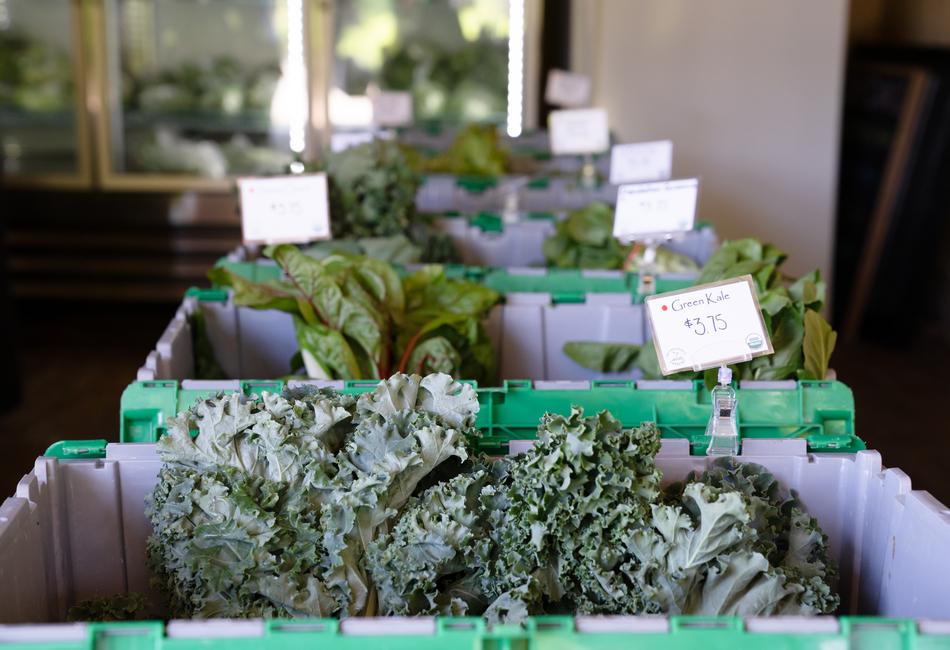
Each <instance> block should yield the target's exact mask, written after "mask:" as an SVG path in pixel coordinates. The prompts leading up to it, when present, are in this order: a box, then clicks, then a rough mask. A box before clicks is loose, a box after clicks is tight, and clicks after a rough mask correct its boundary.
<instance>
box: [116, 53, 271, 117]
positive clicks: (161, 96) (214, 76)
mask: <svg viewBox="0 0 950 650" xmlns="http://www.w3.org/2000/svg"><path fill="white" fill-rule="evenodd" d="M279 78H280V67H279V66H278V65H277V64H276V63H268V64H264V65H260V66H252V67H248V66H246V65H243V64H241V63H239V62H238V61H237V60H235V59H233V58H232V57H228V56H221V57H218V58H216V59H214V60H213V61H211V62H210V64H198V63H194V62H191V61H185V62H183V63H181V64H179V65H177V66H173V67H169V68H164V69H161V70H158V71H156V72H154V73H151V74H148V75H141V74H136V75H127V79H128V81H129V83H128V89H129V90H128V94H127V96H126V97H125V106H126V108H128V109H133V110H135V109H137V110H141V111H145V112H152V113H167V112H191V113H202V112H203V113H211V114H222V115H238V114H241V113H245V112H248V111H264V110H268V109H269V108H270V105H271V99H272V97H273V95H274V91H275V90H276V89H277V81H278V79H279Z"/></svg>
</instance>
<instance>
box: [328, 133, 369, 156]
mask: <svg viewBox="0 0 950 650" xmlns="http://www.w3.org/2000/svg"><path fill="white" fill-rule="evenodd" d="M373 137H374V135H373V132H372V131H343V132H341V133H334V134H333V135H331V136H330V151H332V152H333V153H339V152H341V151H345V150H347V149H349V148H350V147H357V146H359V145H361V144H366V143H367V142H372V141H373Z"/></svg>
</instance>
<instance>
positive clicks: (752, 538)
mask: <svg viewBox="0 0 950 650" xmlns="http://www.w3.org/2000/svg"><path fill="white" fill-rule="evenodd" d="M516 165H517V162H513V158H512V157H507V158H506V157H505V153H504V150H503V148H502V147H501V146H500V145H499V142H498V141H497V140H495V139H493V138H492V137H489V136H486V135H485V134H484V133H482V132H481V131H479V130H478V129H469V130H466V131H463V132H461V133H460V134H459V135H458V136H457V138H456V139H455V141H454V144H452V145H451V146H450V147H449V148H448V150H446V151H445V152H443V153H441V154H435V155H428V154H425V153H420V151H419V150H418V149H409V148H408V147H407V146H406V145H405V144H400V143H399V142H383V141H376V142H373V143H368V144H365V145H360V146H357V147H353V148H350V149H347V150H345V151H343V152H339V153H336V154H333V155H331V156H329V157H328V159H327V160H326V162H325V164H324V165H322V166H321V167H320V168H319V169H320V170H322V171H326V173H327V179H328V189H329V212H330V217H331V219H330V223H331V225H332V229H333V239H332V240H330V241H327V242H320V243H318V244H315V245H308V246H305V245H299V246H298V245H292V244H281V245H277V246H269V247H266V248H264V249H263V250H255V249H250V248H244V249H241V250H239V251H236V252H235V253H234V254H232V255H231V256H229V258H228V259H226V260H222V261H221V262H220V263H219V264H218V265H217V266H216V267H215V268H214V269H212V270H211V271H210V272H209V279H210V280H211V281H212V283H213V284H214V287H215V288H212V289H205V290H193V291H191V292H189V295H187V296H186V298H185V301H184V302H183V304H182V306H181V307H180V308H179V310H178V312H177V313H176V314H175V316H174V318H173V319H172V321H171V323H170V324H169V326H168V328H167V329H166V330H165V332H164V333H163V335H162V337H161V339H160V340H159V342H158V345H157V346H156V349H155V350H154V351H153V352H152V353H151V354H149V356H148V358H147V360H146V363H145V365H144V366H143V367H142V368H141V369H140V370H139V373H138V377H137V379H138V381H136V382H134V383H132V384H131V385H130V386H129V388H128V389H127V390H126V391H125V393H124V394H123V397H122V401H121V405H120V426H119V434H118V436H110V440H117V441H118V442H107V441H106V440H105V439H94V440H75V441H64V442H61V443H58V444H56V445H53V446H52V447H51V448H50V449H49V450H47V452H46V454H44V455H43V456H41V457H40V458H38V459H37V461H36V464H35V466H34V469H33V472H32V473H31V474H29V475H27V476H26V477H24V479H23V480H22V481H21V482H20V484H19V486H18V488H17V494H16V496H15V497H14V498H12V499H9V500H7V502H5V503H4V504H3V506H2V507H0V515H2V519H0V545H2V547H3V548H6V549H7V551H5V556H4V559H3V560H2V561H0V575H4V576H5V578H6V579H8V580H9V581H10V582H11V584H17V585H24V586H23V587H22V588H19V589H15V590H4V592H3V593H0V620H2V621H3V622H25V623H33V624H37V623H44V622H48V621H64V620H77V621H103V620H105V621H138V622H130V623H127V624H126V625H127V627H122V628H119V627H115V628H113V627H110V626H109V625H105V626H102V627H95V626H94V627H86V626H84V625H80V626H78V627H74V628H69V629H68V630H67V631H62V632H61V633H62V634H63V635H65V636H62V637H61V638H60V639H59V641H60V642H61V643H62V644H64V645H61V646H60V647H70V645H69V644H73V643H75V644H81V643H82V642H83V641H84V640H85V639H87V638H88V635H89V634H93V635H95V634H100V633H102V634H104V635H105V637H109V636H110V635H111V634H112V631H113V630H125V631H127V632H129V633H132V634H136V635H141V641H142V644H143V645H145V644H149V643H153V642H154V643H155V644H156V645H159V644H161V645H167V646H173V645H176V644H178V643H182V645H188V644H189V643H192V644H194V643H203V644H208V643H212V644H213V643H215V642H216V641H215V639H217V638H221V637H225V638H226V641H224V642H225V643H239V641H238V639H241V641H240V642H245V643H248V644H251V643H254V644H256V645H261V644H262V643H264V642H265V641H261V638H262V637H264V638H265V639H267V640H269V639H271V638H273V639H275V642H277V641H278V640H283V639H284V638H286V637H285V636H284V635H285V634H286V633H287V630H288V629H289V628H287V627H285V626H287V625H292V624H294V623H291V622H290V621H288V620H287V619H300V620H299V621H297V622H296V624H299V625H302V626H304V627H302V628H300V629H299V634H300V636H297V637H295V638H296V639H297V641H296V642H298V643H310V642H313V643H322V644H326V645H328V646H332V647H337V646H340V647H342V646H347V647H349V646H351V645H355V644H365V643H368V642H369V641H367V636H366V635H369V634H377V633H382V634H384V635H385V639H384V641H385V644H387V646H391V647H397V646H399V647H401V646H403V645H406V647H408V645H409V644H412V645H414V646H419V645H428V644H430V643H432V644H439V645H440V647H445V646H454V645H456V644H458V645H459V646H460V647H461V646H463V645H464V646H465V647H484V648H488V647H497V646H499V645H510V644H523V645H525V646H526V647H527V645H535V646H538V647H547V646H548V645H550V646H551V647H564V646H565V644H568V645H572V646H573V647H581V648H599V647H627V646H629V645H631V644H633V643H636V642H645V643H646V642H647V641H649V644H651V645H657V646H663V645H668V646H670V647H673V646H676V647H679V645H681V644H682V643H684V642H686V639H687V637H689V638H691V639H694V640H695V642H696V643H710V642H715V643H719V642H726V641H727V637H728V642H734V643H740V644H744V645H764V644H766V643H775V642H776V641H778V640H780V641H781V643H782V644H784V645H788V646H794V647H798V646H801V647H806V646H807V647H815V646H816V645H820V644H828V643H837V644H843V643H849V644H852V645H855V646H858V647H860V646H862V645H864V644H867V645H869V646H871V645H873V646H875V647H877V646H878V645H879V644H892V643H897V642H900V643H915V644H919V645H921V646H924V647H931V646H932V647H934V648H938V647H950V624H943V623H928V622H925V619H939V618H946V619H950V597H947V592H946V586H945V585H946V584H948V583H950V560H948V558H950V553H947V552H946V551H947V550H950V519H948V518H947V516H946V508H945V506H943V505H942V504H939V503H937V502H936V501H935V500H933V499H932V498H930V497H929V495H927V494H926V493H921V492H915V491H912V490H911V487H910V481H909V479H908V478H907V477H906V475H904V474H903V473H902V472H900V470H896V469H885V468H884V467H883V465H882V461H881V458H880V456H879V455H878V454H877V453H876V452H874V451H871V450H867V449H866V446H865V444H864V442H863V441H862V440H861V438H860V437H859V431H858V430H857V428H856V425H855V409H854V400H853V396H852V393H851V391H850V389H849V388H848V387H847V386H846V385H845V384H843V383H841V382H838V381H836V380H835V379H834V371H833V370H832V369H831V364H832V353H833V350H834V346H835V342H836V336H835V333H834V331H833V329H832V328H831V326H830V325H829V324H828V323H827V322H826V321H825V320H824V318H823V317H822V316H821V311H822V309H823V306H824V303H825V299H826V295H825V294H826V287H825V283H824V281H823V280H822V278H821V276H820V274H819V273H818V272H817V271H816V272H812V273H809V274H806V275H804V276H802V277H799V278H792V277H788V276H787V275H786V274H785V273H784V272H783V264H784V262H785V260H786V257H787V256H786V254H785V253H784V252H782V251H781V250H780V249H779V248H777V247H776V246H774V245H771V244H763V243H762V242H759V241H757V240H753V239H743V240H737V241H727V242H725V243H723V244H722V246H719V247H718V248H717V247H716V241H715V233H714V232H713V231H712V229H711V228H709V227H699V228H697V229H695V230H693V231H691V232H688V233H685V234H684V235H683V237H682V239H680V240H673V241H671V242H667V244H668V246H669V247H668V248H660V249H659V253H658V257H657V259H656V261H655V262H653V263H652V264H651V267H650V268H651V270H653V271H654V272H656V271H659V273H658V275H657V286H656V289H657V291H660V292H663V291H667V290H671V289H681V288H685V287H690V286H694V285H697V284H706V283H710V282H716V281H720V280H726V279H731V278H736V277H740V276H746V275H748V276H750V277H751V282H752V284H751V285H750V286H751V287H752V290H753V292H754V294H755V297H756V298H757V300H758V305H759V306H760V307H761V315H762V319H763V323H764V328H765V333H766V334H767V335H768V337H769V339H770V341H771V346H772V349H773V350H774V353H773V354H770V355H767V356H758V357H756V358H754V359H752V360H750V361H745V362H742V363H738V364H734V365H732V366H731V367H730V370H731V377H732V380H733V385H734V386H735V397H736V402H735V405H734V408H735V413H734V414H732V415H734V418H735V419H734V421H735V425H736V433H737V437H738V445H739V446H738V450H739V451H738V454H737V455H735V456H730V457H715V456H707V455H706V451H707V444H708V439H709V434H708V430H709V429H708V427H709V426H710V422H711V416H712V419H715V418H716V417H722V416H723V413H722V409H723V408H724V407H723V406H722V405H721V404H720V403H719V402H718V401H717V402H716V404H715V407H714V405H713V401H712V398H711V395H710V392H709V389H710V388H711V387H712V386H713V385H715V384H716V382H717V380H718V381H728V380H722V379H721V377H722V375H721V374H719V376H718V377H717V372H716V370H715V369H713V370H712V371H709V370H707V371H705V372H699V373H695V372H689V373H681V374H680V375H674V376H672V377H663V376H662V375H661V373H660V370H659V367H658V363H657V353H656V351H655V350H654V347H653V337H652V336H651V332H650V325H649V319H648V318H647V316H646V311H645V307H644V298H645V296H643V295H641V294H640V293H639V292H638V286H639V284H640V283H639V282H638V279H639V278H638V275H637V274H636V273H635V272H634V271H636V270H638V269H640V268H641V265H642V264H644V261H643V260H644V259H645V255H646V253H645V249H644V247H643V246H642V245H637V244H629V243H623V244H621V243H620V242H618V241H617V240H616V239H615V238H614V236H613V228H612V225H613V224H612V220H613V209H612V208H611V207H610V205H609V204H610V202H611V201H610V200H608V201H603V202H598V201H587V202H586V203H584V204H583V205H565V204H564V203H558V204H556V207H555V208H553V209H554V210H555V211H556V212H557V213H558V214H557V215H556V216H554V215H545V216H540V215H525V214H524V212H525V210H526V209H525V208H524V207H523V206H521V205H520V203H519V205H518V206H517V208H518V209H517V210H507V211H506V210H499V211H498V212H497V213H493V214H487V213H481V214H479V213H475V214H469V215H467V216H462V215H458V214H456V215H444V214H443V215H429V214H424V210H423V208H422V206H421V205H420V203H421V202H420V201H419V198H420V196H422V194H421V193H420V190H419V183H420V179H421V176H420V174H421V173H423V172H426V171H428V172H435V171H438V172H443V173H446V174H448V175H447V176H446V178H448V179H450V182H451V183H452V186H453V187H456V188H465V191H466V192H469V193H471V194H473V195H479V194H484V193H486V192H489V191H491V186H492V185H493V184H495V186H496V187H498V186H500V185H502V184H503V183H499V182H497V181H494V180H488V181H482V182H483V186H482V187H481V188H478V187H476V185H477V183H476V182H475V181H471V180H466V181H464V182H459V177H458V175H460V174H467V173H478V174H483V176H482V178H484V177H485V175H488V176H493V177H494V176H498V175H499V174H509V173H511V172H512V171H513V170H514V166H516ZM423 190H424V186H423ZM506 191H507V190H506ZM498 196H505V194H499V195H498ZM520 198H521V197H518V199H519V201H520ZM507 199H510V194H509V195H507V197H506V200H507ZM503 207H507V208H512V207H513V206H512V205H511V203H510V202H508V203H507V204H506V205H505V206H503ZM519 213H520V214H519ZM652 253H653V249H652V248H651V250H650V254H651V255H652ZM257 255H263V257H257ZM492 255H495V256H497V257H496V258H495V259H498V260H499V262H500V263H498V264H495V265H494V266H497V267H498V268H490V267H489V266H485V262H486V260H488V259H491V256H492ZM459 258H461V260H459ZM454 261H462V262H464V263H466V264H470V265H475V266H461V265H457V264H450V263H449V262H454ZM478 265H482V266H478ZM532 265H536V268H525V267H530V266H532ZM514 267H521V268H514ZM544 267H548V268H544ZM756 311H757V312H758V310H756ZM688 324H689V323H688V322H687V325H688ZM661 340H662V339H661ZM725 415H726V416H728V415H730V414H729V413H726V414H725ZM643 615H646V616H645V617H644V616H643ZM829 615H836V616H840V617H841V618H831V617H830V616H829ZM816 616H817V618H816ZM855 616H857V617H860V616H870V617H882V618H868V619H864V618H848V617H855ZM373 617H389V618H386V619H385V621H386V623H387V625H388V627H386V628H385V629H380V628H374V627H373V625H374V623H373V622H372V619H373ZM789 617H792V618H789ZM245 618H247V619H252V620H251V621H248V622H247V624H246V627H245V626H244V625H245V623H243V622H235V623H228V625H230V626H233V627H221V626H220V622H219V621H218V620H217V619H245ZM260 618H264V619H271V620H267V621H266V622H263V623H261V622H260V621H255V620H254V619H260ZM169 619H198V620H196V621H190V622H189V621H187V620H171V621H170V622H168V623H167V625H163V624H162V623H160V622H147V621H162V620H169ZM904 619H906V620H904ZM911 619H917V620H916V621H914V620H911ZM141 621H146V622H141ZM281 621H282V622H281ZM863 625H864V626H866V627H862V626H863ZM691 626H702V629H701V633H700V631H699V630H698V629H697V632H696V636H695V637H691V636H690V633H689V632H687V630H689V629H696V628H695V627H694V628H691ZM27 629H28V628H16V627H10V628H4V627H2V626H0V641H2V640H4V639H6V638H14V639H16V638H26V637H15V636H14V637H5V636H4V634H7V633H9V634H13V635H16V634H18V633H19V632H18V630H19V631H20V632H22V631H24V630H27ZM29 629H32V630H33V632H34V633H35V637H34V641H36V642H37V643H40V644H42V643H47V642H52V641H53V637H52V636H49V635H52V634H54V632H52V631H49V630H57V631H60V630H63V629H64V628H43V629H42V630H41V629H39V628H29ZM24 633H25V632H24ZM44 634H46V635H47V636H44ZM70 634H71V635H73V636H70ZM638 634H642V635H649V636H640V637H638V636H636V635H638ZM683 635H685V636H683ZM717 635H721V636H717ZM757 635H763V636H762V637H758V636H757ZM765 635H770V636H769V637H768V638H767V639H766V637H765ZM771 635H776V636H771ZM245 638H246V639H247V641H243V639H245ZM377 639H378V640H381V639H379V637H377ZM761 639H765V640H761ZM109 643H110V641H108V639H107V638H106V639H104V640H103V643H102V645H105V646H108V644H109ZM34 647H35V646H34ZM189 647H190V646H189Z"/></svg>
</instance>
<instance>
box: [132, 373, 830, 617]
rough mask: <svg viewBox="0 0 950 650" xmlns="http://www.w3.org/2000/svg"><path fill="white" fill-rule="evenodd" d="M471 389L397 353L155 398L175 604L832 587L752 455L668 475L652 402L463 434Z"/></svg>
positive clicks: (153, 541)
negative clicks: (526, 441) (632, 410)
mask: <svg viewBox="0 0 950 650" xmlns="http://www.w3.org/2000/svg"><path fill="white" fill-rule="evenodd" d="M478 406H479V405H478V398H477V396H476V393H475V391H474V389H473V388H472V387H471V386H469V385H466V384H461V383H458V382H456V381H454V380H453V379H452V378H451V377H449V376H448V375H444V374H433V375H428V376H426V377H424V378H422V377H419V376H418V375H412V376H408V375H395V376H393V377H390V378H389V379H387V380H385V381H381V382H380V383H379V384H378V385H377V387H376V389H375V390H374V391H372V392H370V393H366V394H364V395H361V396H360V397H359V398H354V397H352V396H347V395H342V394H339V393H336V392H335V391H332V390H327V389H316V388H313V387H302V388H297V389H292V390H289V391H286V392H285V393H284V394H283V395H274V394H270V393H267V392H264V393H263V394H262V395H261V396H260V398H256V397H251V398H247V397H245V396H244V395H242V394H239V393H235V394H231V395H219V396H216V397H213V398H210V399H206V400H202V401H199V402H198V403H196V404H195V405H194V406H192V407H191V408H190V409H189V410H188V411H186V412H184V413H181V414H179V416H178V417H177V418H173V419H171V420H170V421H169V423H168V434H167V435H166V436H165V437H163V438H162V439H161V440H160V441H159V443H158V453H159V455H160V457H161V459H162V461H163V465H162V468H161V470H160V473H159V480H158V483H157V485H156V487H155V489H154V491H153V492H152V494H151V496H150V497H149V499H148V505H147V514H148V516H149V518H150V520H151V522H152V526H153V534H152V536H151V537H150V539H149V541H148V557H149V562H150V565H151V567H152V569H153V571H154V572H155V575H156V579H157V582H158V584H159V585H160V586H161V587H162V589H163V590H164V591H165V593H166V594H167V595H168V597H169V600H170V610H171V614H172V615H173V616H196V617H217V616H221V617H257V616H295V617H320V616H356V615H375V614H383V615H431V614H443V615H481V616H484V617H486V618H487V619H488V620H489V621H492V622H498V621H504V622H520V621H521V620H522V619H523V618H524V617H526V616H528V615H533V614H545V613H549V614H557V613H588V614H621V613H626V614H643V613H670V614H676V613H682V614H702V615H726V614H728V615H735V616H756V615H763V614H797V615H810V614H820V613H831V612H833V611H834V609H835V608H836V607H837V604H838V598H837V596H836V595H835V594H834V593H833V591H832V590H831V583H832V581H833V580H834V577H835V569H834V567H833V566H832V564H831V563H830V561H829V559H828V555H827V539H826V538H825V536H824V535H823V534H822V532H821V530H820V529H819V528H818V525H817V522H815V520H814V519H812V518H810V517H809V516H808V515H807V514H806V513H805V512H804V510H803V508H802V507H801V504H799V503H798V502H797V500H796V499H795V498H794V495H788V494H786V493H785V492H784V491H783V490H782V488H781V486H780V485H779V484H778V482H777V481H776V479H775V478H774V477H773V476H772V475H771V474H770V473H769V472H768V471H767V470H766V469H765V468H763V467H760V466H757V465H751V464H739V463H736V462H735V461H733V460H728V459H727V460H720V461H716V462H714V463H712V464H710V465H709V467H708V469H707V471H705V472H704V473H702V474H701V475H698V476H697V475H690V476H688V477H687V478H686V481H685V482H684V483H683V484H674V485H672V486H670V487H669V488H667V490H666V491H662V490H661V487H660V486H661V482H662V475H661V473H660V471H659V470H658V469H657V467H656V463H655V457H656V454H657V452H658V450H659V447H660V434H659V430H658V429H657V427H656V426H655V425H654V424H652V423H645V424H643V425H641V426H639V427H636V428H630V429H626V428H624V427H623V426H622V425H621V424H620V422H619V421H617V420H616V419H615V418H614V417H613V416H611V414H610V413H609V412H607V411H603V412H600V413H598V414H596V415H593V416H585V415H584V413H583V411H582V410H581V409H579V408H576V407H575V408H572V409H571V412H570V413H569V414H568V415H555V414H546V415H544V416H543V417H542V419H541V423H540V426H539V428H538V440H537V442H536V443H535V445H534V446H533V448H532V449H530V450H529V451H527V452H526V453H524V454H522V455H520V456H516V457H505V458H501V459H494V460H493V459H490V458H487V457H483V456H477V455H475V456H473V454H472V450H471V448H470V444H471V443H472V441H474V440H475V439H476V438H477V437H478V435H479V433H478V430H477V429H475V422H476V416H477V413H478ZM194 431H196V432H197V433H196V435H194V436H193V435H192V432H194Z"/></svg>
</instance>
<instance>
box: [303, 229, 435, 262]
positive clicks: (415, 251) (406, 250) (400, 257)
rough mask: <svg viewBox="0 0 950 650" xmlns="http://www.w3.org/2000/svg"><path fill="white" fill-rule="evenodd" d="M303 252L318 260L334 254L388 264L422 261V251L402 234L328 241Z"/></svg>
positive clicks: (313, 245) (318, 243)
mask: <svg viewBox="0 0 950 650" xmlns="http://www.w3.org/2000/svg"><path fill="white" fill-rule="evenodd" d="M303 251H304V253H306V254H307V255H309V256H310V257H312V258H314V259H318V260H322V259H324V258H326V257H329V256H330V255H333V254H336V253H344V254H349V255H365V256H367V257H372V258H375V259H378V260H383V261H384V262H389V263H390V264H418V263H419V262H420V261H421V259H422V249H420V248H419V246H417V245H416V244H414V243H412V241H411V240H410V239H409V238H408V237H406V236H405V235H404V234H402V233H400V234H398V235H391V236H388V237H363V238H361V239H330V240H328V241H321V242H316V243H314V244H311V245H309V246H307V247H306V248H304V249H303Z"/></svg>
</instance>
